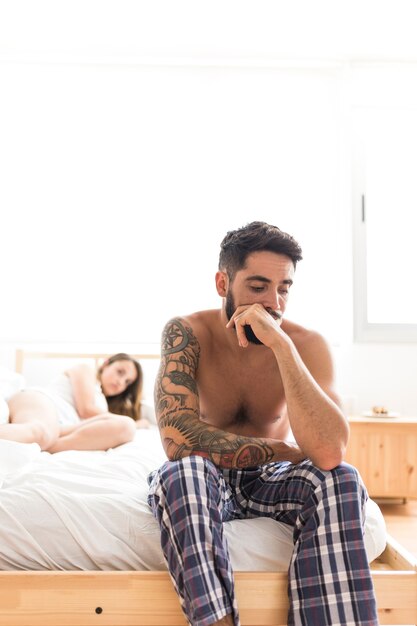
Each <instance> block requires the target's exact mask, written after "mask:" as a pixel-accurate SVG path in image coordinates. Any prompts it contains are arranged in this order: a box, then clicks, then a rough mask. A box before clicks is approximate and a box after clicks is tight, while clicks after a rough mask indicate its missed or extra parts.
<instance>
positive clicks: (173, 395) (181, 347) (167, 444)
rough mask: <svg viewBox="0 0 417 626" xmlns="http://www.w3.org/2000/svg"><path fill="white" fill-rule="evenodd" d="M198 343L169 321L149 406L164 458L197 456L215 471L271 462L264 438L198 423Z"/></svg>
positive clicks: (179, 322)
mask: <svg viewBox="0 0 417 626" xmlns="http://www.w3.org/2000/svg"><path fill="white" fill-rule="evenodd" d="M199 359H200V345H199V343H198V340H197V338H196V337H195V336H194V333H193V331H192V329H191V328H190V327H189V326H186V325H185V324H184V322H183V320H181V319H178V318H176V319H173V320H171V321H170V322H168V324H167V325H166V326H165V329H164V332H163V335H162V350H161V365H160V368H159V373H158V377H157V380H156V383H155V407H156V414H157V417H158V425H159V429H160V432H161V438H162V442H163V445H164V448H165V451H166V453H167V455H168V458H170V459H171V460H176V459H180V458H182V457H184V456H189V455H191V454H198V455H199V456H204V457H206V458H208V459H210V460H211V461H212V462H213V463H215V464H216V465H218V466H219V467H228V468H230V467H235V468H245V467H253V466H256V465H262V464H264V463H268V461H271V460H272V458H273V456H274V452H273V450H272V448H271V447H270V446H269V445H268V443H267V441H266V440H265V439H257V438H251V437H241V436H239V435H235V434H233V433H229V432H226V431H223V430H219V429H217V428H215V427H214V426H210V425H209V424H205V423H204V422H202V421H201V420H200V412H199V398H198V389H197V383H196V375H197V369H198V364H199Z"/></svg>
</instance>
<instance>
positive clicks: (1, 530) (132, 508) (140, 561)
mask: <svg viewBox="0 0 417 626" xmlns="http://www.w3.org/2000/svg"><path fill="white" fill-rule="evenodd" d="M164 460H165V455H164V452H163V449H162V446H161V443H160V439H159V433H158V431H157V429H156V428H152V429H150V430H141V431H138V432H137V435H136V439H135V441H133V442H132V443H128V444H125V445H123V446H120V447H118V448H115V449H113V450H108V451H107V452H80V451H69V452H59V453H57V454H49V453H47V452H41V451H40V448H39V446H37V445H36V444H19V443H15V442H10V441H4V440H3V441H0V569H2V570H10V569H12V570H19V569H24V570H27V569H29V570H44V569H47V570H54V569H56V570H158V569H165V564H164V561H163V557H162V552H161V548H160V545H159V529H158V526H157V523H156V521H155V520H154V518H153V516H152V513H151V511H150V509H149V507H148V505H147V502H146V496H147V490H148V485H147V480H146V479H147V476H148V474H149V472H150V471H151V470H152V469H154V468H156V467H158V466H159V465H160V464H161V463H163V461H164ZM225 528H226V537H227V540H228V543H229V549H230V554H231V559H232V563H233V566H234V568H235V570H264V571H273V570H278V569H281V570H282V569H286V567H287V565H288V562H289V559H290V555H291V551H292V539H291V537H292V529H291V528H290V527H289V526H285V525H284V524H280V523H278V522H275V521H273V520H269V519H255V520H243V521H233V522H228V523H226V524H225ZM365 541H366V547H367V552H368V557H369V560H370V561H371V560H373V559H374V558H376V556H378V555H379V554H380V553H381V552H382V550H383V549H384V547H385V525H384V520H383V518H382V514H381V512H380V510H379V508H378V507H377V505H376V504H375V503H374V502H372V501H370V502H369V503H368V515H367V525H366V529H365Z"/></svg>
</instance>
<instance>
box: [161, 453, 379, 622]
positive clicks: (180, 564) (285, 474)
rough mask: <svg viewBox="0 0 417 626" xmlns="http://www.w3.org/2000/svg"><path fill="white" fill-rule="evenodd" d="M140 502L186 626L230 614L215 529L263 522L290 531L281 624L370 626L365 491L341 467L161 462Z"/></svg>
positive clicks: (229, 581) (229, 579) (226, 572)
mask: <svg viewBox="0 0 417 626" xmlns="http://www.w3.org/2000/svg"><path fill="white" fill-rule="evenodd" d="M149 481H150V492H149V504H150V506H151V507H152V510H153V513H154V515H155V517H156V519H157V520H158V522H159V525H160V528H161V544H162V549H163V552H164V555H165V559H166V561H167V565H168V569H169V571H170V574H171V578H172V580H173V583H174V587H175V589H176V592H177V594H178V596H179V598H180V602H181V606H182V609H183V611H184V613H185V615H186V617H187V619H188V622H189V623H190V624H191V625H192V626H209V624H213V623H214V622H216V621H218V620H220V619H221V618H222V617H224V616H225V615H227V614H228V613H232V614H233V618H234V624H235V626H239V624H240V622H239V615H238V610H237V606H236V600H235V595H234V582H233V572H232V568H231V564H230V558H229V554H228V548H227V544H226V540H225V538H224V536H223V522H226V521H230V520H234V519H245V518H253V517H271V518H273V519H275V520H277V521H280V522H284V523H285V524H290V525H291V526H292V527H293V528H294V533H293V539H294V551H293V556H292V559H291V563H290V566H289V576H288V579H289V582H288V593H289V600H290V610H289V615H288V626H376V625H377V624H378V618H377V613H376V603H375V598H374V592H373V586H372V578H371V574H370V570H369V565H368V561H367V556H366V552H365V547H364V542H363V516H364V505H365V501H366V497H367V496H366V492H365V488H364V487H363V485H362V483H361V481H360V478H359V477H358V473H357V471H356V470H355V469H354V468H353V467H351V466H350V465H347V464H345V463H343V464H341V465H339V466H338V467H336V468H335V469H333V470H331V471H322V470H320V469H318V468H317V467H315V466H314V465H313V464H312V463H311V462H310V461H309V460H308V459H307V460H306V461H303V462H302V463H300V464H298V465H292V464H291V463H288V462H280V463H269V464H267V465H264V466H261V467H255V468H250V469H245V470H234V469H232V470H224V469H222V470H221V469H219V468H218V467H216V466H215V465H214V464H213V463H211V462H210V461H208V460H207V459H204V458H203V457H200V456H190V457H186V458H184V459H181V460H180V461H168V462H166V463H165V464H164V465H163V466H162V467H161V468H160V469H159V470H156V471H155V472H153V473H152V474H151V475H150V477H149Z"/></svg>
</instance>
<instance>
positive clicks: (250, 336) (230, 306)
mask: <svg viewBox="0 0 417 626" xmlns="http://www.w3.org/2000/svg"><path fill="white" fill-rule="evenodd" d="M235 311H236V307H235V301H234V298H233V295H232V292H231V290H230V289H229V291H228V292H227V294H226V316H227V319H228V320H230V318H231V317H232V315H233V313H234V312H235ZM243 330H244V331H245V335H246V339H247V340H248V341H249V342H250V343H254V344H256V345H257V346H263V345H264V344H263V343H262V341H259V339H258V337H257V336H256V335H255V333H254V332H253V330H252V327H251V326H249V324H245V325H244V327H243Z"/></svg>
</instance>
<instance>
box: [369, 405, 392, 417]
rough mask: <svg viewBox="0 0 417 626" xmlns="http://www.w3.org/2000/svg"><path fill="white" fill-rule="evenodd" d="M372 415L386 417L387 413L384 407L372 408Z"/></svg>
mask: <svg viewBox="0 0 417 626" xmlns="http://www.w3.org/2000/svg"><path fill="white" fill-rule="evenodd" d="M372 413H373V414H374V415H388V413H389V411H388V409H387V408H385V407H384V406H373V407H372Z"/></svg>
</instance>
